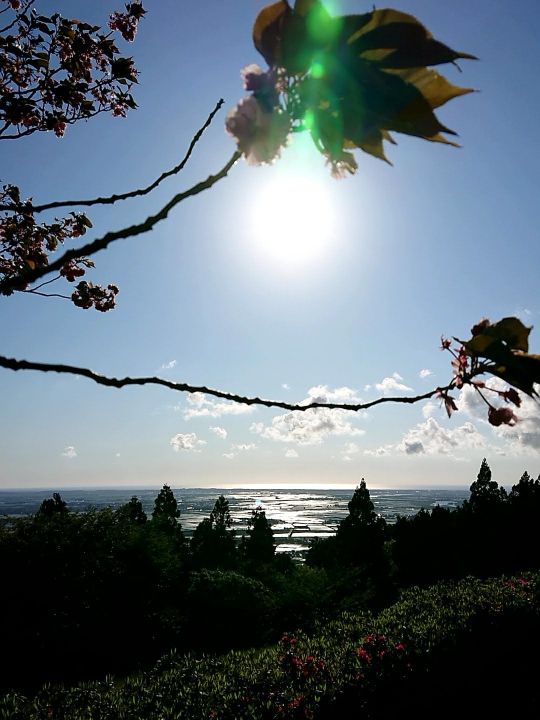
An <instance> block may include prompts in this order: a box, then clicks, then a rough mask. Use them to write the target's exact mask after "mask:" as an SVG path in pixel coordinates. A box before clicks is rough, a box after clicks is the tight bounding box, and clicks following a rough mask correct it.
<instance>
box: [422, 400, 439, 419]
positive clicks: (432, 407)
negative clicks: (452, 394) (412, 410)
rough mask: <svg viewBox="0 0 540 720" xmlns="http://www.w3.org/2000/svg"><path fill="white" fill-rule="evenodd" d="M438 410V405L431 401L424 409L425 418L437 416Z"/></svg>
mask: <svg viewBox="0 0 540 720" xmlns="http://www.w3.org/2000/svg"><path fill="white" fill-rule="evenodd" d="M438 409H439V408H438V407H437V405H436V404H435V403H434V402H432V401H431V400H429V402H427V403H426V404H425V405H424V407H423V408H422V415H423V416H424V417H425V418H428V417H431V416H432V415H435V413H436V412H437V410H438Z"/></svg>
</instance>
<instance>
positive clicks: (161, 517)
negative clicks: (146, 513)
mask: <svg viewBox="0 0 540 720" xmlns="http://www.w3.org/2000/svg"><path fill="white" fill-rule="evenodd" d="M179 517H180V510H179V509H178V503H177V502H176V498H175V497H174V494H173V491H172V490H171V488H170V487H169V485H164V486H163V487H162V488H161V490H160V491H159V494H158V496H157V497H156V499H155V501H154V510H153V512H152V520H154V521H155V522H156V523H159V524H163V525H170V526H172V527H175V526H177V524H178V518H179Z"/></svg>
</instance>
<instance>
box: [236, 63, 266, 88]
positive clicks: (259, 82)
mask: <svg viewBox="0 0 540 720" xmlns="http://www.w3.org/2000/svg"><path fill="white" fill-rule="evenodd" d="M240 74H241V75H242V78H243V80H244V90H247V91H248V92H258V91H259V90H264V89H266V88H267V87H268V86H272V87H273V86H274V85H275V83H274V76H273V73H272V72H271V71H268V72H265V71H264V70H263V69H262V68H261V67H259V66H258V65H255V63H252V64H251V65H246V67H245V68H242V70H241V71H240Z"/></svg>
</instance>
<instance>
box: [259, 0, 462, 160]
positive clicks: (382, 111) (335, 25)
mask: <svg viewBox="0 0 540 720" xmlns="http://www.w3.org/2000/svg"><path fill="white" fill-rule="evenodd" d="M253 41H254V44H255V47H256V49H257V50H258V51H259V52H260V53H261V54H262V55H263V57H264V58H265V60H266V61H267V63H268V65H269V66H270V67H272V68H280V69H281V71H282V72H283V73H284V75H285V76H286V77H287V79H288V81H289V82H288V85H287V93H288V102H287V112H288V113H289V115H290V118H291V121H292V122H293V124H294V123H296V124H298V129H300V130H308V131H309V132H310V133H311V136H312V137H313V140H314V142H315V144H316V145H317V147H318V148H319V150H320V151H321V152H323V153H324V154H325V155H327V157H328V158H329V159H330V161H331V162H332V163H333V164H334V165H335V166H336V167H338V166H339V164H340V163H342V164H344V165H345V166H346V169H347V170H348V171H349V172H354V171H355V169H356V162H355V161H354V159H353V157H352V155H351V154H350V153H348V152H346V151H347V150H350V149H352V148H359V149H361V150H363V151H364V152H367V153H369V154H371V155H374V156H375V157H378V158H380V159H382V160H386V156H385V153H384V147H383V145H384V141H385V140H386V141H388V142H391V143H394V140H393V138H392V136H391V135H390V131H396V132H400V133H404V134H407V135H414V136H416V137H419V138H423V139H425V140H430V141H432V142H441V143H446V144H450V145H454V144H455V143H454V142H452V141H450V140H448V139H447V138H446V137H445V134H450V135H455V133H454V131H452V130H450V129H448V128H447V127H445V126H444V125H443V124H441V123H440V122H439V120H438V119H437V117H436V116H435V114H434V110H435V109H436V108H438V107H440V106H441V105H444V104H445V103H446V102H448V101H449V100H452V99H453V98H455V97H458V96H460V95H464V94H466V93H470V92H472V90H471V89H469V88H461V87H457V86H455V85H452V83H450V82H449V81H448V80H446V78H444V77H443V76H442V75H440V74H439V73H438V72H436V71H435V70H432V69H429V66H433V65H440V64H443V63H454V62H455V61H456V60H458V59H461V58H466V59H475V58H474V56H473V55H470V54H468V53H463V52H457V51H455V50H452V49H451V48H449V47H448V46H447V45H444V44H443V43H441V42H440V41H438V40H435V38H433V36H432V35H431V33H430V32H429V31H428V30H427V29H426V28H425V27H424V26H423V25H422V24H421V23H420V22H419V21H418V20H417V19H416V18H415V17H413V16H412V15H408V14H406V13H403V12H399V11H397V10H392V9H384V10H378V9H377V10H376V9H374V10H373V11H372V12H368V13H364V14H362V15H346V16H333V15H331V14H330V13H329V12H328V11H327V9H326V7H325V5H324V4H323V3H322V2H320V0H297V2H295V3H294V7H291V6H290V5H289V3H287V2H285V1H284V0H281V1H280V2H275V3H273V4H271V5H268V6H267V7H265V8H264V9H263V10H262V11H261V12H260V13H259V15H258V17H257V19H256V21H255V25H254V28H253Z"/></svg>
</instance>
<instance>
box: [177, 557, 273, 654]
mask: <svg viewBox="0 0 540 720" xmlns="http://www.w3.org/2000/svg"><path fill="white" fill-rule="evenodd" d="M273 611H274V601H273V597H272V594H271V593H270V592H269V590H268V588H266V587H265V585H263V583H262V582H260V581H259V580H255V579H252V578H247V577H244V576H243V575H241V574H240V573H237V572H234V571H231V570H229V571H223V570H201V571H200V572H196V573H193V575H192V578H191V583H190V586H189V589H188V594H187V599H186V627H185V634H186V637H187V639H188V640H189V645H190V646H191V647H193V648H196V649H205V650H207V649H211V650H226V649H229V648H234V647H249V646H250V645H255V644H259V643H261V641H263V642H264V640H265V639H267V637H268V635H269V633H270V630H271V628H272V627H273V622H272V616H273Z"/></svg>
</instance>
